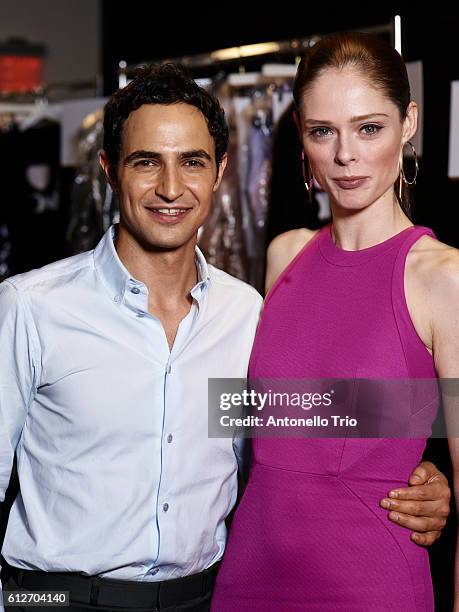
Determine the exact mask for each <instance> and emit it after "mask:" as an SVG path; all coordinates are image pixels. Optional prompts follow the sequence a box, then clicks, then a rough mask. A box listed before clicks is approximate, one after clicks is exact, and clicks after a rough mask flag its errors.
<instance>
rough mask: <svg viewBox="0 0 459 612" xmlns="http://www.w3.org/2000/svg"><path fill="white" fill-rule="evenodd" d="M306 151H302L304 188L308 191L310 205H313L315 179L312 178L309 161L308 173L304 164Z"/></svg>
mask: <svg viewBox="0 0 459 612" xmlns="http://www.w3.org/2000/svg"><path fill="white" fill-rule="evenodd" d="M304 158H305V155H304V149H302V150H301V169H302V171H303V181H304V186H305V187H306V191H307V192H308V200H309V204H311V202H312V188H313V184H314V183H313V178H312V171H311V166H310V164H309V161H308V171H307V172H306V168H305V163H304Z"/></svg>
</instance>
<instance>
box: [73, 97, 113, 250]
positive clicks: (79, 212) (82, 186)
mask: <svg viewBox="0 0 459 612" xmlns="http://www.w3.org/2000/svg"><path fill="white" fill-rule="evenodd" d="M102 143H103V110H102V109H101V110H100V111H97V112H95V113H91V115H89V116H88V117H87V118H86V119H85V120H84V121H83V124H82V127H81V131H80V136H79V141H78V146H77V149H78V151H77V158H78V160H79V165H78V168H77V170H76V173H75V177H74V180H73V186H72V189H71V212H70V222H69V226H68V230H67V241H68V243H69V250H70V254H76V253H81V252H83V251H88V250H90V249H92V248H94V247H95V245H96V244H97V243H98V242H99V240H100V239H101V237H102V236H103V234H104V233H105V231H106V230H107V229H108V228H109V227H110V225H112V224H113V223H118V221H119V205H118V199H117V197H116V194H114V193H113V191H112V189H111V187H110V185H109V184H108V182H107V179H106V178H105V175H104V173H103V170H102V168H101V167H100V165H99V150H100V149H101V148H102Z"/></svg>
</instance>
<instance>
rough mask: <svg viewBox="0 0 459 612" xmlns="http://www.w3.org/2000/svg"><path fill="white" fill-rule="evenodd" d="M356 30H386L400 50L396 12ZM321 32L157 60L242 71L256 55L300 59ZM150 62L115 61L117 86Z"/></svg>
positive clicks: (195, 68) (203, 70) (196, 68)
mask: <svg viewBox="0 0 459 612" xmlns="http://www.w3.org/2000/svg"><path fill="white" fill-rule="evenodd" d="M358 31H359V32H366V33H369V34H387V35H389V37H390V42H391V44H393V45H394V46H395V47H396V48H397V50H398V51H399V52H401V37H400V17H398V16H396V17H394V19H393V20H391V21H390V22H389V23H387V24H382V25H378V26H371V27H367V28H358ZM323 35H324V34H317V35H311V36H308V37H304V38H295V39H292V40H283V41H277V42H265V43H256V44H252V45H243V46H239V47H230V48H226V49H218V50H215V51H211V52H208V53H198V54H194V55H184V56H181V57H175V58H163V59H162V60H159V61H160V63H165V62H173V63H176V64H181V65H183V66H185V67H186V68H188V69H189V70H192V71H197V72H200V75H201V76H205V75H206V69H210V68H213V69H214V70H215V68H218V69H219V70H220V71H221V72H224V73H226V72H228V70H227V68H228V67H230V68H231V69H233V67H234V66H235V65H236V67H237V69H238V70H239V72H241V73H244V72H245V63H247V62H250V61H252V62H253V60H255V59H257V58H260V59H261V58H263V59H265V60H267V59H271V61H272V58H277V59H288V58H290V59H291V58H293V59H295V60H297V61H299V58H301V56H302V55H303V54H304V53H305V52H306V51H307V49H308V48H309V47H312V46H313V45H314V44H315V43H316V42H317V41H318V40H320V38H322V37H323ZM149 63H154V62H140V63H135V64H127V63H126V62H125V61H123V60H121V61H120V62H119V63H118V81H119V87H124V86H125V85H126V84H127V82H128V81H129V80H130V79H132V78H133V77H134V74H135V71H136V70H137V69H138V68H139V67H141V66H143V65H145V64H149Z"/></svg>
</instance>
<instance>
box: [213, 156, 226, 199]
mask: <svg viewBox="0 0 459 612" xmlns="http://www.w3.org/2000/svg"><path fill="white" fill-rule="evenodd" d="M227 163H228V153H225V155H224V156H223V157H222V161H221V162H220V164H219V166H218V174H217V178H216V180H215V185H214V187H213V191H214V193H215V191H217V189H218V188H219V187H220V184H221V182H222V178H223V174H224V172H225V168H226V164H227Z"/></svg>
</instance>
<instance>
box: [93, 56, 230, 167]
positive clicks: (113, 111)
mask: <svg viewBox="0 0 459 612" xmlns="http://www.w3.org/2000/svg"><path fill="white" fill-rule="evenodd" d="M180 102H183V103H185V104H190V105H191V106H195V107H196V108H198V109H199V110H200V111H201V113H202V114H203V115H204V117H205V118H206V120H207V125H208V128H209V133H210V135H211V136H212V138H213V139H214V142H215V157H216V162H217V169H218V167H219V166H220V163H221V161H222V159H223V156H224V155H225V153H226V151H227V148H228V125H227V123H226V119H225V113H224V111H223V109H222V107H221V106H220V103H219V102H218V100H217V99H216V98H214V97H213V96H211V95H210V94H209V93H208V92H207V91H205V89H203V88H202V87H199V86H198V85H197V84H196V82H195V81H194V80H193V79H192V78H191V76H190V74H189V73H188V71H187V70H186V69H185V68H184V67H183V66H179V65H177V64H172V63H167V64H162V65H154V64H153V65H151V66H144V67H141V68H139V69H138V71H137V73H136V76H135V78H134V79H133V80H132V81H131V82H130V83H129V84H128V85H127V86H126V87H124V88H123V89H119V90H118V91H117V92H115V93H114V94H113V95H112V96H111V98H110V99H109V100H108V102H107V104H106V105H105V109H104V142H103V148H104V150H105V153H106V155H107V158H108V161H109V163H110V166H111V170H112V172H113V174H116V168H117V166H118V161H119V156H120V152H121V143H122V137H123V126H124V122H125V121H126V119H127V118H128V117H129V115H130V113H132V112H133V111H135V110H137V109H138V108H140V107H141V106H143V105H144V104H166V105H169V104H177V103H180Z"/></svg>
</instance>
